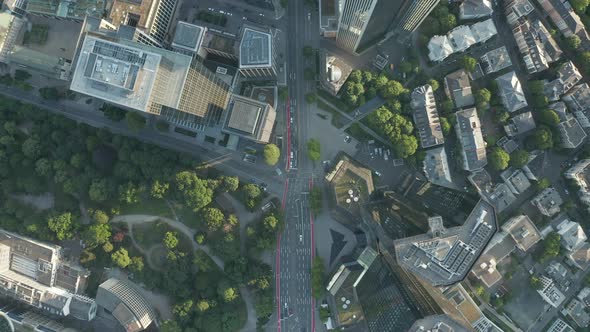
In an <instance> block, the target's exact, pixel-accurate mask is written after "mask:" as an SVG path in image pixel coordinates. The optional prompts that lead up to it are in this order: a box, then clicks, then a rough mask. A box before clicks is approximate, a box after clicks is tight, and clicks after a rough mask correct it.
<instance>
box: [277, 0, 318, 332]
mask: <svg viewBox="0 0 590 332" xmlns="http://www.w3.org/2000/svg"><path fill="white" fill-rule="evenodd" d="M286 19H287V28H286V31H287V52H286V53H287V79H288V88H289V103H288V104H289V105H290V107H287V110H286V111H287V112H288V114H287V121H288V122H289V126H287V131H288V132H287V133H286V135H285V137H288V145H289V148H288V153H287V159H288V160H287V167H288V168H290V169H289V172H288V179H287V181H286V182H285V188H284V189H285V190H284V196H283V200H284V209H285V215H286V219H285V221H286V223H285V230H284V232H283V233H282V234H281V235H280V237H279V241H278V242H277V260H276V272H277V288H276V289H277V298H278V301H277V315H275V317H276V326H275V325H274V324H272V326H269V330H270V331H296V332H304V331H305V332H309V331H315V330H316V319H315V316H316V306H315V303H314V300H313V298H312V296H311V283H310V271H311V262H312V259H313V255H314V249H315V246H314V243H313V241H314V240H313V218H312V215H311V212H310V209H309V201H308V193H309V190H310V186H311V185H312V181H313V180H312V178H313V169H314V165H313V163H312V162H311V161H310V160H308V158H307V151H306V142H307V140H308V139H309V138H312V137H313V136H312V134H311V133H310V132H309V127H310V121H311V114H310V113H311V107H310V105H307V103H306V101H305V95H306V93H308V92H313V91H315V89H316V82H315V81H306V80H304V78H303V73H304V71H305V69H306V68H311V69H313V70H314V71H315V66H314V61H315V59H313V58H305V57H303V47H304V46H306V45H309V46H312V47H314V48H318V47H319V17H318V13H317V12H316V11H315V9H313V8H309V7H308V6H304V5H303V4H302V2H297V1H289V8H288V9H287V14H286ZM291 119H292V120H291ZM290 152H293V158H291V153H290ZM291 165H292V166H293V167H290V166H291ZM317 321H319V320H317ZM317 326H318V327H319V326H321V323H317Z"/></svg>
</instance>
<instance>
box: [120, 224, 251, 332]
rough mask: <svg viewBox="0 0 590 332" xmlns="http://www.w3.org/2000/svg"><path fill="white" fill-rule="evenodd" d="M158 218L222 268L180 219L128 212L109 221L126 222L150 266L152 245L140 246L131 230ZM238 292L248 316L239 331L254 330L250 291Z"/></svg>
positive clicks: (136, 245)
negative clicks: (149, 246)
mask: <svg viewBox="0 0 590 332" xmlns="http://www.w3.org/2000/svg"><path fill="white" fill-rule="evenodd" d="M158 220H160V221H162V222H165V223H166V224H168V226H170V227H173V228H176V229H177V230H178V231H180V232H181V233H183V234H184V235H186V236H188V238H189V239H190V241H191V243H192V244H193V248H194V249H199V250H203V251H204V252H205V253H206V254H207V255H208V256H209V257H211V259H212V260H213V262H215V264H216V265H217V266H218V267H219V268H220V269H222V270H224V268H225V262H224V261H223V260H222V259H221V258H219V257H218V256H215V255H213V254H212V253H211V250H210V249H209V247H208V246H205V245H201V244H198V243H197V242H196V241H195V234H196V232H195V231H194V230H192V229H191V228H189V227H188V226H187V225H185V224H183V223H181V222H180V221H177V220H173V219H170V218H165V217H158V216H150V215H144V214H128V215H122V216H116V217H114V218H113V219H112V220H111V222H124V223H127V227H128V228H129V236H130V237H131V241H132V243H133V245H134V246H135V247H136V248H138V250H139V251H141V253H142V254H144V255H147V260H148V264H150V266H153V264H152V261H151V255H149V254H150V253H151V251H152V249H154V247H151V248H150V249H149V250H144V249H143V248H141V247H140V246H139V245H138V244H137V243H136V242H135V238H134V237H133V230H132V229H133V227H132V226H133V225H138V224H142V223H148V222H156V221H158ZM251 220H252V219H251ZM251 220H249V221H251ZM242 241H243V240H242ZM240 294H241V295H242V298H243V299H244V303H245V304H246V312H247V313H248V318H247V320H246V323H245V324H244V326H243V327H242V329H241V330H240V331H241V332H250V331H254V330H256V321H257V317H256V310H255V306H254V299H253V298H252V295H251V294H250V291H249V290H248V288H246V287H240Z"/></svg>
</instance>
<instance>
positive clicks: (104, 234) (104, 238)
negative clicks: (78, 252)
mask: <svg viewBox="0 0 590 332" xmlns="http://www.w3.org/2000/svg"><path fill="white" fill-rule="evenodd" d="M110 238H111V227H110V226H109V224H107V223H105V224H94V225H90V227H88V229H87V230H86V231H85V232H84V233H83V234H82V239H83V240H84V242H85V243H86V245H87V246H88V247H89V248H95V247H97V246H99V245H101V244H104V243H107V242H108V241H109V239H110Z"/></svg>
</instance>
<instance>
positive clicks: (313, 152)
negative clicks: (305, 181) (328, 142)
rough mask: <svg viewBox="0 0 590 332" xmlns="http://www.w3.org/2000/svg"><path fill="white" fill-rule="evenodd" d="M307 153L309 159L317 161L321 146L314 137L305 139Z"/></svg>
mask: <svg viewBox="0 0 590 332" xmlns="http://www.w3.org/2000/svg"><path fill="white" fill-rule="evenodd" d="M307 155H308V156H309V159H310V160H313V161H318V160H320V158H321V146H320V141H318V140H317V139H315V138H311V139H310V140H309V141H307Z"/></svg>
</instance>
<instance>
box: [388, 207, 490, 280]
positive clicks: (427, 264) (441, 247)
mask: <svg viewBox="0 0 590 332" xmlns="http://www.w3.org/2000/svg"><path fill="white" fill-rule="evenodd" d="M496 230H497V223H496V214H495V211H494V208H493V206H492V205H490V204H489V203H487V202H485V201H484V200H480V201H479V202H478V203H477V205H476V206H475V207H474V209H473V211H471V214H470V215H469V216H468V217H467V220H465V223H464V224H463V225H462V226H457V227H453V228H450V229H447V230H445V231H444V232H442V233H440V234H432V233H427V234H421V235H417V236H413V237H409V238H405V239H400V240H396V241H394V247H395V253H396V259H397V261H398V262H399V263H400V265H402V266H403V267H404V268H405V269H407V270H410V271H411V272H413V273H414V274H416V275H417V276H418V277H420V278H422V279H424V280H426V281H427V282H429V283H430V284H431V285H432V286H447V285H452V284H455V283H457V282H459V281H461V280H463V279H464V278H465V276H466V275H467V273H469V271H470V270H471V268H472V267H473V265H474V264H475V262H476V261H477V259H478V258H479V256H480V255H481V254H482V252H483V251H484V249H485V247H486V246H487V244H488V243H489V241H490V239H491V238H492V236H493V235H494V233H495V232H496Z"/></svg>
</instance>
